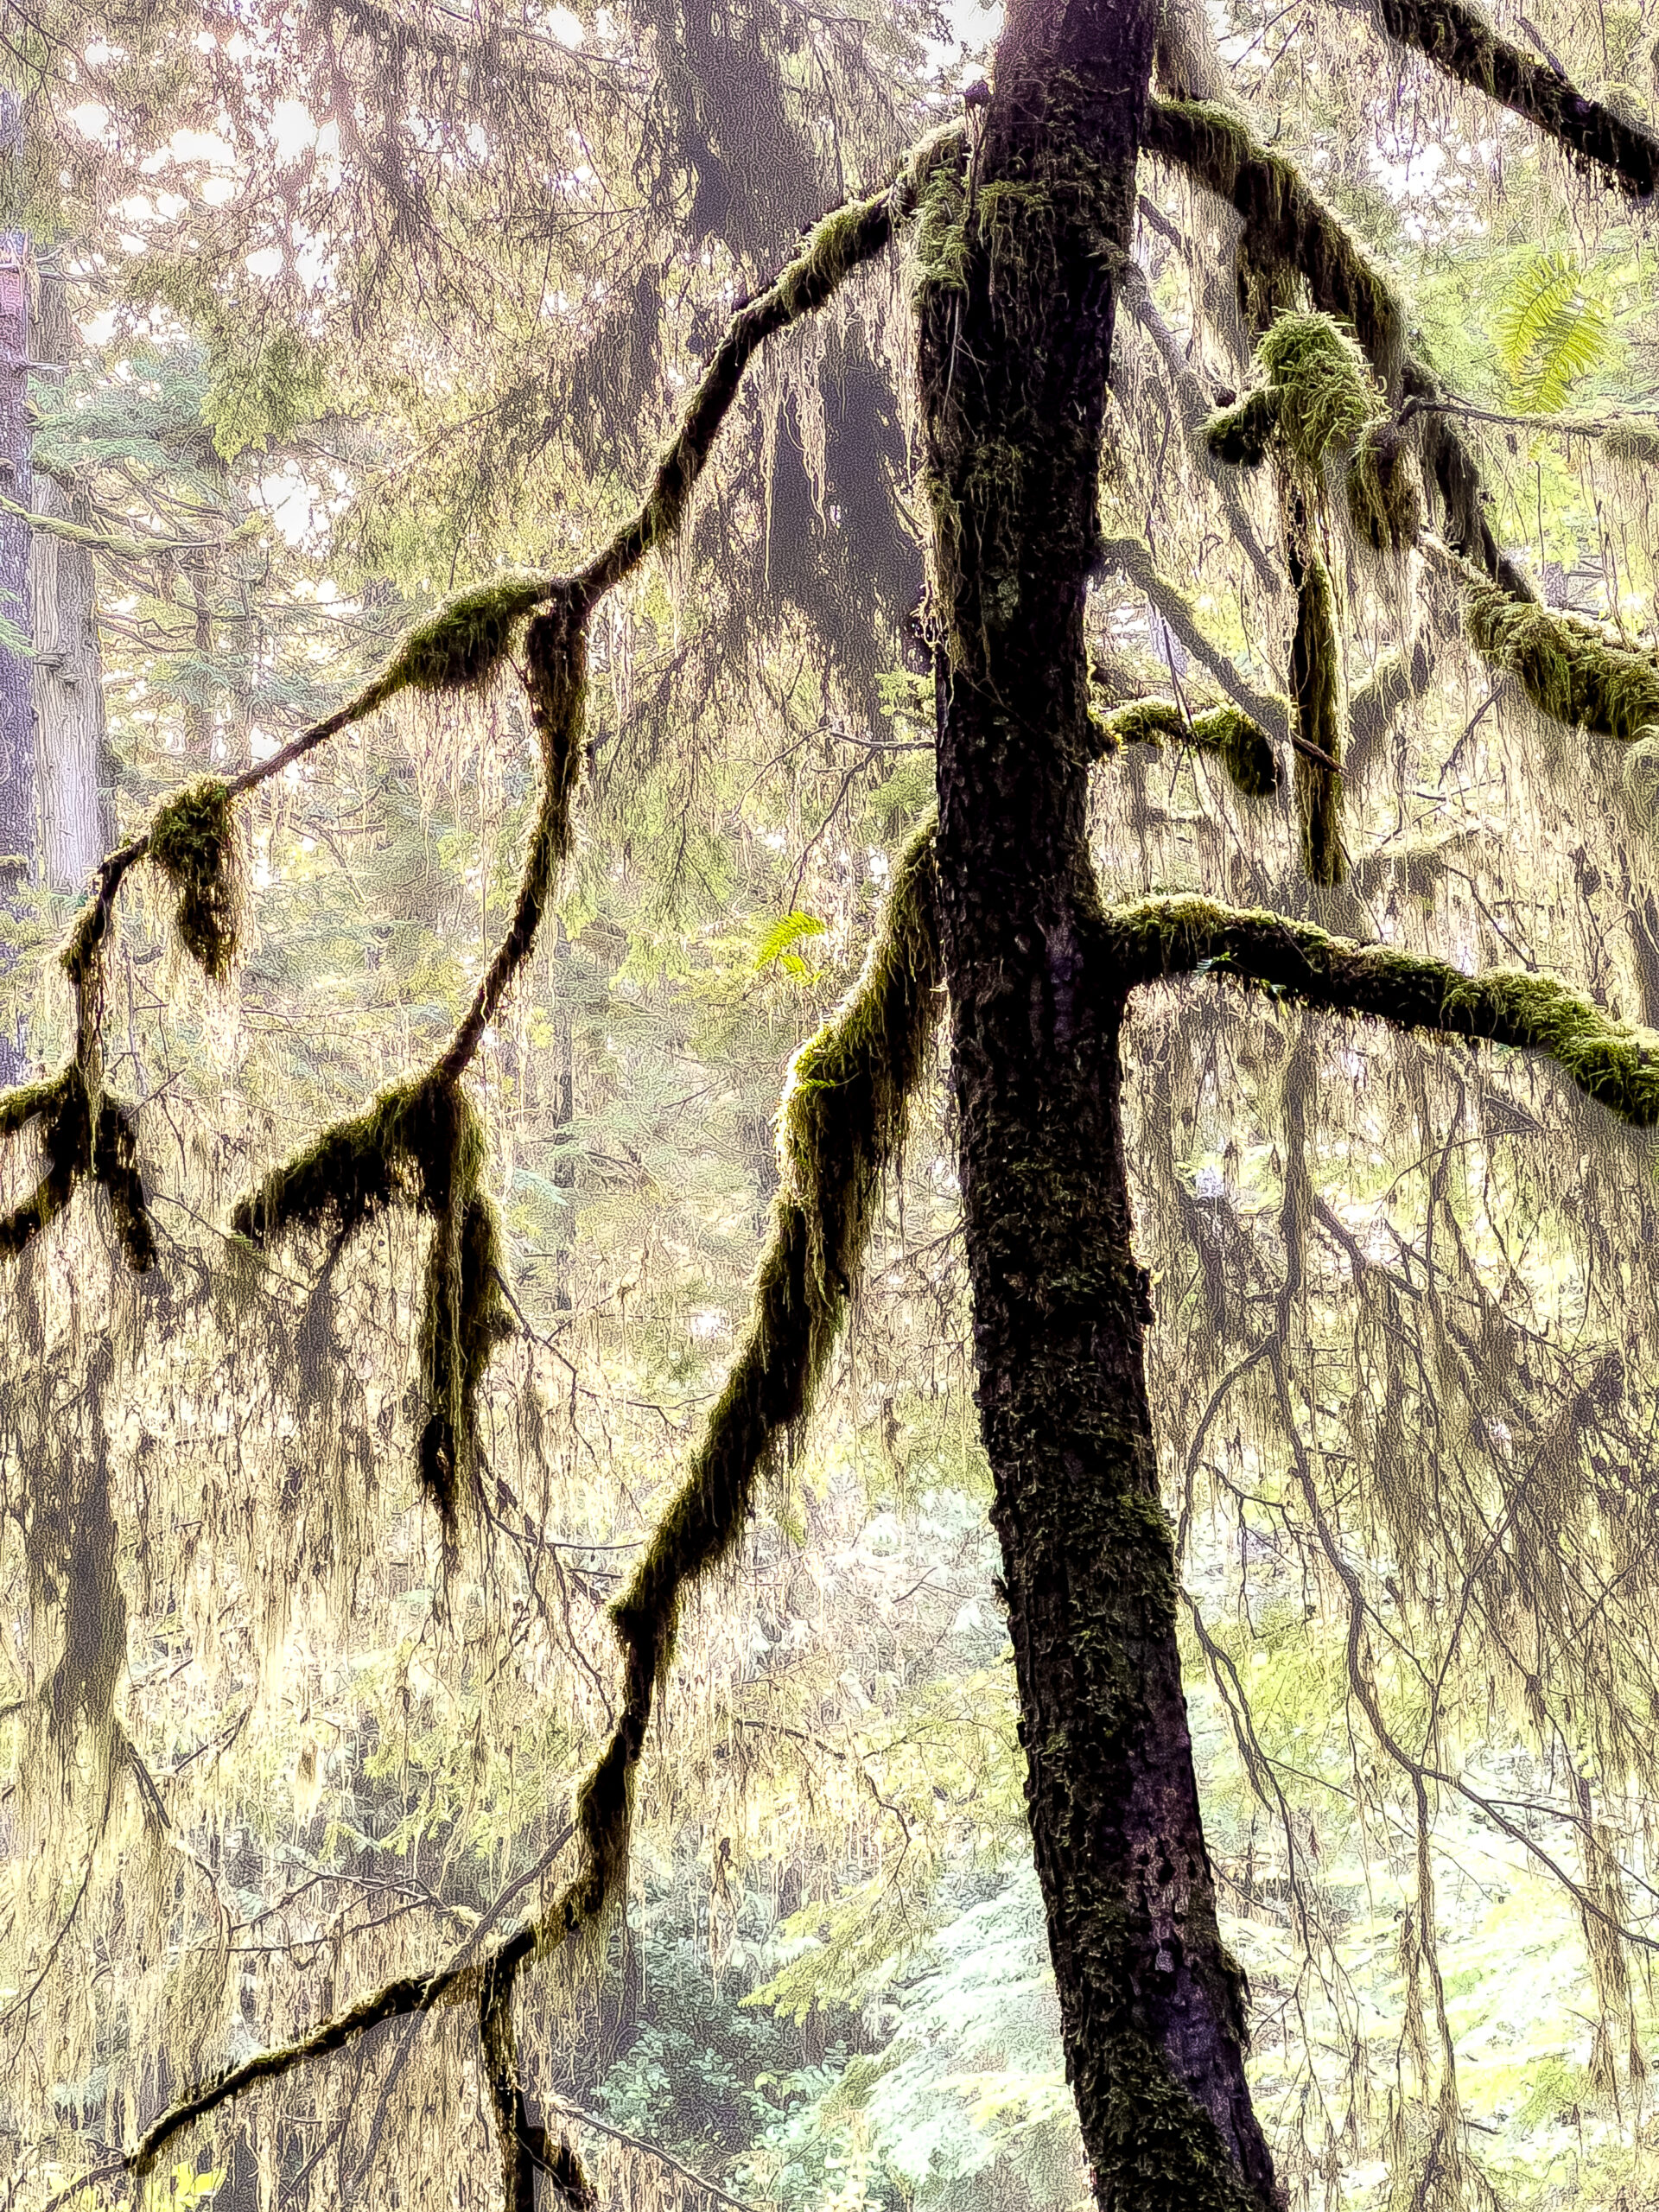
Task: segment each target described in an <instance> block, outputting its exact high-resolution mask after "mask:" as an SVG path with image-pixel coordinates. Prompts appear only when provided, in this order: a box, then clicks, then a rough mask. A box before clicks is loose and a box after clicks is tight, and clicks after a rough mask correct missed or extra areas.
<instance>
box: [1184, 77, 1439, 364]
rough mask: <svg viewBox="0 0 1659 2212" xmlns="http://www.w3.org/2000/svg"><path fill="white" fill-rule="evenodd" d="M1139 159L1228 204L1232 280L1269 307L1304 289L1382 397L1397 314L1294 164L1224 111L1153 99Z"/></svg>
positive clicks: (1397, 359)
mask: <svg viewBox="0 0 1659 2212" xmlns="http://www.w3.org/2000/svg"><path fill="white" fill-rule="evenodd" d="M1145 144H1146V149H1147V152H1148V153H1149V154H1152V155H1154V156H1156V157H1157V158H1158V159H1159V160H1160V161H1166V162H1176V163H1178V164H1179V166H1180V167H1181V168H1185V169H1186V170H1188V171H1189V172H1190V173H1191V174H1192V175H1193V176H1195V177H1197V178H1198V181H1199V182H1200V183H1201V184H1204V185H1206V186H1208V188H1210V190H1211V192H1213V193H1216V194H1217V195H1218V196H1219V197H1220V198H1221V199H1223V200H1227V201H1229V202H1230V205H1231V206H1232V207H1234V209H1235V210H1236V212H1237V213H1238V215H1239V217H1240V218H1241V220H1242V225H1243V228H1242V231H1241V233H1240V238H1239V261H1240V274H1241V277H1249V278H1250V279H1251V280H1252V281H1253V282H1254V283H1255V285H1256V286H1257V287H1258V289H1259V288H1260V286H1261V285H1262V283H1263V282H1264V281H1265V283H1266V286H1267V289H1268V293H1269V295H1270V296H1273V297H1274V298H1275V299H1280V298H1282V296H1283V292H1284V289H1285V287H1286V286H1287V285H1294V286H1296V287H1298V288H1300V286H1301V285H1302V284H1303V283H1306V287H1307V291H1308V295H1309V296H1310V297H1311V298H1312V300H1313V304H1314V305H1315V307H1317V308H1323V309H1324V310H1325V312H1326V313H1327V314H1329V315H1337V316H1339V317H1340V318H1341V320H1342V321H1343V322H1344V323H1345V324H1346V325H1347V326H1348V327H1350V328H1351V330H1352V331H1353V332H1354V334H1355V335H1356V336H1357V339H1358V340H1359V342H1360V344H1361V346H1363V348H1364V350H1365V355H1366V358H1367V359H1368V360H1369V361H1370V364H1371V366H1372V368H1373V370H1374V371H1375V372H1376V376H1377V378H1378V380H1379V382H1380V383H1381V384H1382V385H1383V387H1384V389H1385V390H1388V391H1393V390H1394V389H1395V385H1396V382H1397V379H1398V378H1399V374H1400V370H1401V364H1402V361H1403V359H1404V355H1405V342H1404V340H1405V315H1404V312H1403V309H1402V306H1401V303H1400V299H1399V296H1398V295H1397V294H1396V292H1395V289H1394V287H1393V285H1392V284H1391V283H1389V280H1388V278H1387V277H1385V276H1383V273H1382V271H1381V270H1379V269H1378V268H1377V267H1376V264H1374V263H1373V262H1372V261H1371V260H1370V258H1369V257H1367V255H1366V254H1365V252H1364V251H1363V248H1362V247H1361V246H1360V245H1359V244H1358V242H1357V239H1356V238H1354V237H1353V235H1352V234H1351V232H1350V231H1349V230H1348V229H1347V227H1346V226H1345V225H1344V224H1343V223H1342V222H1340V221H1339V220H1338V218H1337V217H1336V216H1335V215H1333V214H1332V212H1331V210H1330V209H1329V208H1328V207H1325V205H1324V204H1323V202H1322V201H1321V200H1319V198H1318V197H1317V195H1316V194H1314V193H1313V190H1312V189H1311V188H1310V187H1309V186H1308V184H1307V182H1306V180H1305V179H1304V177H1303V176H1302V175H1301V172H1300V170H1299V169H1298V168H1297V167H1296V165H1295V163H1294V162H1291V161H1289V160H1287V158H1286V156H1284V155H1282V154H1280V153H1276V152H1274V151H1272V150H1270V149H1268V147H1266V146H1264V145H1262V142H1261V141H1260V139H1258V138H1257V137H1256V136H1255V133H1254V131H1253V130H1251V129H1250V126H1249V124H1248V123H1247V122H1245V121H1244V119H1243V118H1242V117H1241V116H1239V115H1236V114H1235V113H1234V111H1232V110H1231V109H1230V108H1225V107H1221V106H1218V105H1216V104H1215V103H1214V102H1211V101H1207V100H1154V101H1153V102H1152V103H1151V105H1150V107H1149V109H1148V112H1147V130H1146V139H1145Z"/></svg>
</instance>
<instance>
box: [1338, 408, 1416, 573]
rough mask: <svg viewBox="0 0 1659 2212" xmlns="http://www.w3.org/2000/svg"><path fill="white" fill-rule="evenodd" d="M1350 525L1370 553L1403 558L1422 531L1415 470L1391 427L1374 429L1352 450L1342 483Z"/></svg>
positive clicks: (1395, 428)
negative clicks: (1400, 555)
mask: <svg viewBox="0 0 1659 2212" xmlns="http://www.w3.org/2000/svg"><path fill="white" fill-rule="evenodd" d="M1343 491H1344V495H1345V497H1346V499H1347V503H1348V517H1349V520H1350V521H1351V523H1352V524H1353V526H1354V531H1355V533H1356V535H1357V537H1358V538H1359V540H1360V543H1362V544H1363V545H1368V546H1370V549H1371V550H1372V551H1373V552H1374V553H1403V552H1407V551H1408V550H1410V548H1411V547H1412V546H1414V544H1415V543H1416V542H1417V538H1418V536H1419V533H1420V532H1421V530H1422V526H1423V501H1422V493H1421V487H1420V485H1419V481H1418V477H1417V469H1416V464H1415V462H1414V461H1413V459H1412V455H1411V453H1410V450H1409V448H1408V446H1407V443H1406V440H1405V437H1404V435H1403V433H1402V431H1401V429H1400V428H1399V426H1398V425H1397V424H1396V423H1372V424H1371V425H1370V428H1369V429H1367V430H1366V431H1365V432H1364V434H1363V436H1362V437H1361V438H1360V441H1359V443H1358V444H1357V446H1356V447H1355V448H1354V452H1353V455H1352V458H1351V460H1350V461H1349V463H1348V467H1347V469H1346V471H1345V473H1344V477H1343Z"/></svg>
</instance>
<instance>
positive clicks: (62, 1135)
mask: <svg viewBox="0 0 1659 2212" xmlns="http://www.w3.org/2000/svg"><path fill="white" fill-rule="evenodd" d="M36 1120H38V1122H40V1125H41V1129H40V1136H41V1153H42V1154H43V1155H44V1165H43V1169H42V1173H41V1178H40V1180H39V1181H38V1182H37V1183H36V1185H35V1188H34V1189H33V1190H32V1191H31V1192H29V1196H28V1197H27V1198H24V1199H23V1200H22V1202H21V1204H19V1205H16V1206H14V1207H13V1209H12V1210H11V1211H10V1213H9V1214H6V1215H4V1216H0V1255H3V1256H7V1257H10V1256H12V1255H16V1253H18V1252H21V1251H22V1249H23V1247H24V1246H25V1245H26V1244H29V1243H32V1242H33V1241H34V1239H35V1237H36V1236H39V1235H40V1233H41V1230H44V1229H48V1228H49V1227H50V1226H51V1224H52V1223H53V1222H54V1221H55V1220H56V1219H57V1218H58V1217H59V1215H60V1213H62V1212H63V1211H64V1209H65V1208H66V1207H67V1205H68V1204H69V1201H70V1199H71V1198H73V1196H74V1192H75V1186H76V1185H77V1184H78V1183H81V1182H84V1181H86V1180H88V1179H92V1180H93V1181H96V1182H97V1183H99V1184H100V1185H102V1186H103V1190H104V1193H105V1198H107V1199H108V1201H109V1209H110V1222H111V1227H112V1229H113V1230H114V1231H115V1236H116V1241H117V1243H118V1244H119V1245H120V1247H121V1250H122V1254H123V1255H124V1258H125V1260H126V1263H127V1265H128V1266H129V1267H130V1268H131V1269H132V1271H133V1273H134V1274H143V1273H145V1272H146V1270H147V1269H149V1268H151V1267H153V1266H154V1265H155V1262H156V1231H155V1228H154V1225H153V1224H152V1223H151V1221H150V1218H149V1209H148V1208H147V1206H146V1205H145V1204H144V1186H143V1179H142V1177H141V1176H140V1174H139V1173H138V1162H137V1136H136V1133H135V1128H134V1121H133V1115H132V1109H130V1107H128V1106H124V1105H123V1104H122V1103H121V1102H120V1101H119V1100H118V1099H116V1098H113V1097H111V1096H110V1095H109V1094H108V1093H107V1092H105V1093H104V1094H103V1095H102V1096H100V1097H99V1099H98V1101H97V1103H96V1106H94V1102H93V1096H92V1090H91V1089H90V1087H89V1085H88V1084H87V1080H86V1072H85V1071H84V1070H83V1068H82V1067H81V1066H80V1065H79V1062H77V1061H73V1060H72V1061H71V1062H70V1064H69V1065H68V1066H67V1067H66V1068H63V1069H60V1071H59V1072H58V1073H57V1074H56V1075H54V1076H48V1077H44V1078H43V1079H42V1080H41V1081H40V1082H37V1083H30V1084H22V1085H21V1086H20V1087H19V1088H18V1089H16V1090H8V1091H5V1092H3V1093H0V1136H9V1135H13V1134H15V1133H16V1132H17V1131H19V1130H21V1129H22V1128H25V1127H26V1126H27V1125H28V1124H29V1122H32V1121H36Z"/></svg>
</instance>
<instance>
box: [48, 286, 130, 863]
mask: <svg viewBox="0 0 1659 2212" xmlns="http://www.w3.org/2000/svg"><path fill="white" fill-rule="evenodd" d="M37 326H38V327H37V331H36V337H35V355H36V358H37V359H39V360H41V361H42V362H48V363H51V364H53V365H56V366H59V367H61V366H64V365H67V362H68V360H69V358H70V354H71V353H72V351H73V347H72V344H71V340H72V336H73V332H72V327H71V324H70V321H69V302H68V295H67V287H66V286H65V283H64V280H63V277H62V276H61V274H60V272H58V271H56V270H51V271H42V273H41V291H40V302H39V311H38V318H37ZM33 505H34V509H35V513H36V514H37V515H41V516H45V517H50V518H54V519H58V520H65V521H83V522H84V521H86V519H87V518H86V516H85V515H77V514H76V512H75V510H74V504H73V499H72V498H71V496H70V494H69V493H67V492H66V491H65V489H64V487H63V486H61V485H60V484H58V483H57V482H56V481H55V480H54V479H53V478H52V477H50V476H47V475H43V474H37V475H36V477H35V498H34V501H33ZM29 605H30V626H31V631H32V634H33V637H34V640H35V668H34V677H35V682H34V703H35V747H36V762H35V772H36V776H37V779H38V782H39V789H40V821H41V874H42V875H43V877H44V878H45V880H46V882H47V884H48V887H49V888H50V889H52V890H54V891H79V890H80V889H81V888H82V887H84V886H85V884H86V880H87V878H88V876H89V875H90V874H92V870H93V868H96V867H97V865H98V863H99V861H100V860H102V859H103V857H104V855H105V853H106V852H107V851H108V849H109V848H110V845H111V842H113V839H112V834H111V833H112V829H113V823H112V820H111V810H110V804H109V793H108V789H107V785H108V760H107V738H106V730H105V715H104V685H103V663H102V661H101V659H100V658H99V650H98V610H97V588H96V583H95V580H94V575H93V569H92V553H91V550H89V549H88V548H87V547H86V546H85V545H77V544H75V543H73V540H72V539H69V538H65V537H56V536H54V534H53V533H52V532H51V531H44V530H40V531H35V532H34V534H33V542H32V543H31V545H30V548H29Z"/></svg>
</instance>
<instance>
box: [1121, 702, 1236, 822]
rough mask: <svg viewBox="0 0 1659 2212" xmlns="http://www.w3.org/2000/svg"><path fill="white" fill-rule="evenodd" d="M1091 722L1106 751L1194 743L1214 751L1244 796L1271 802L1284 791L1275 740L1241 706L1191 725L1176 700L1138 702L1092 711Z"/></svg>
mask: <svg viewBox="0 0 1659 2212" xmlns="http://www.w3.org/2000/svg"><path fill="white" fill-rule="evenodd" d="M1090 725H1091V728H1092V729H1093V732H1094V735H1095V739H1096V743H1097V745H1098V746H1099V748H1100V751H1101V752H1102V753H1116V751H1118V749H1119V748H1120V747H1122V746H1125V745H1151V746H1161V745H1182V744H1185V745H1191V746H1192V747H1194V748H1195V749H1196V750H1197V751H1198V752H1200V753H1214V754H1215V755H1216V756H1217V759H1218V760H1220V762H1221V764H1222V766H1223V767H1224V768H1225V769H1226V771H1227V773H1228V775H1229V776H1230V778H1231V779H1232V781H1233V783H1234V785H1235V786H1236V789H1237V790H1238V791H1240V793H1241V794H1242V795H1243V797H1244V798H1270V797H1271V796H1272V794H1273V793H1274V791H1277V789H1278V788H1279V762H1278V758H1277V756H1276V755H1275V753H1274V749H1273V741H1272V740H1271V739H1270V738H1269V737H1268V734H1267V732H1266V730H1264V729H1263V728H1262V726H1261V724H1260V723H1259V722H1257V721H1252V719H1251V718H1250V716H1249V715H1247V714H1245V713H1244V712H1243V709H1241V708H1238V707H1209V708H1206V709H1205V710H1204V712H1203V713H1202V714H1198V715H1193V716H1192V720H1191V721H1188V719H1187V717H1186V715H1185V714H1184V713H1183V712H1182V711H1181V709H1180V708H1179V707H1178V706H1177V705H1176V704H1175V703H1174V702H1173V701H1172V700H1168V699H1134V700H1131V701H1130V702H1129V703H1128V705H1127V706H1123V707H1116V708H1113V709H1111V710H1110V711H1109V713H1103V712H1102V711H1101V710H1100V709H1098V708H1096V709H1091V710H1090Z"/></svg>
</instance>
